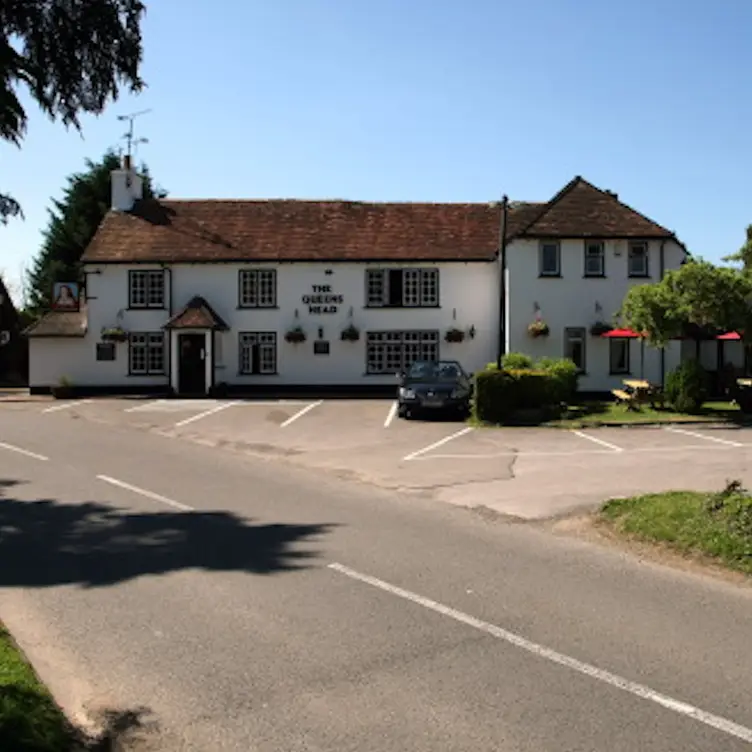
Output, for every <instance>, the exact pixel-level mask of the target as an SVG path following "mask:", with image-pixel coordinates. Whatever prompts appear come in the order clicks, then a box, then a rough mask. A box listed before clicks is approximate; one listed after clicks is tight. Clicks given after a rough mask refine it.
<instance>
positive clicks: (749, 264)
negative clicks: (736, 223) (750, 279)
mask: <svg viewBox="0 0 752 752" xmlns="http://www.w3.org/2000/svg"><path fill="white" fill-rule="evenodd" d="M723 260H724V261H734V262H741V265H742V268H743V269H744V270H745V271H748V272H749V271H752V225H750V226H749V227H747V239H746V241H745V242H744V245H743V246H742V247H741V248H740V249H739V250H738V251H737V252H736V253H732V254H731V255H730V256H726V257H725V258H724V259H723Z"/></svg>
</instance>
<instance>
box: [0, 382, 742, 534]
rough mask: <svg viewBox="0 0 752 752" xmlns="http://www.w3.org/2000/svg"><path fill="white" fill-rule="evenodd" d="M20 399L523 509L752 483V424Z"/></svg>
mask: <svg viewBox="0 0 752 752" xmlns="http://www.w3.org/2000/svg"><path fill="white" fill-rule="evenodd" d="M16 410H34V411H37V412H40V413H41V414H43V415H45V416H47V417H48V418H49V419H50V420H56V421H57V420H67V421H80V423H79V425H80V426H81V427H83V426H84V425H85V423H86V421H96V422H100V423H109V424H112V425H119V426H124V427H130V428H133V429H134V430H150V431H155V432H158V433H160V434H162V435H164V436H165V437H169V438H173V439H178V440H190V441H192V442H197V443H199V444H202V445H205V446H207V450H208V451H209V450H210V449H209V448H213V449H214V450H216V449H226V450H235V451H241V452H246V453H249V454H252V455H254V456H257V457H264V458H266V459H268V460H272V461H279V462H295V463H299V464H303V465H306V466H308V467H311V468H315V469H317V470H321V471H326V472H330V473H335V474H338V475H340V476H342V477H348V478H353V479H357V480H360V481H363V482H367V483H373V484H375V485H378V486H381V487H386V488H393V489H400V490H403V491H409V492H415V493H421V494H427V495H431V496H433V497H435V498H437V499H440V500H442V501H446V502H450V503H454V504H460V505H463V506H468V507H484V508H489V509H491V510H493V511H496V512H498V513H501V514H508V515H514V516H516V517H522V518H527V519H535V518H543V517H550V516H555V515H558V514H563V513H567V512H570V511H572V510H575V509H579V508H581V507H582V508H584V507H588V506H591V505H593V504H597V503H599V502H601V501H603V500H604V499H605V498H609V497H612V496H619V495H626V494H634V493H644V492H650V491H658V490H665V489H668V488H698V489H712V488H717V487H719V486H720V485H721V484H722V483H724V482H725V481H726V480H728V479H731V478H739V479H741V480H742V481H744V482H752V473H750V456H751V455H750V451H751V450H752V431H751V430H749V429H742V428H732V427H727V426H725V427H717V426H710V425H688V426H684V425H682V426H676V427H643V428H637V427H629V428H592V429H587V430H566V429H551V428H500V429H485V428H472V427H470V426H467V425H465V424H464V423H462V422H459V421H456V420H454V421H453V420H444V419H441V418H434V419H430V420H404V419H400V418H398V417H397V416H396V409H395V405H394V403H393V402H392V401H391V400H386V399H359V400H358V399H327V398H323V399H315V398H312V399H300V400H297V399H290V400H232V399H227V400H214V399H205V400H180V399H153V398H146V397H144V398H94V399H86V400H75V399H74V400H65V401H55V400H51V399H45V398H26V399H22V398H12V397H7V398H4V399H0V415H2V417H1V418H0V420H9V419H12V415H13V412H14V411H16Z"/></svg>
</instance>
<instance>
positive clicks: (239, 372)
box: [237, 371, 279, 378]
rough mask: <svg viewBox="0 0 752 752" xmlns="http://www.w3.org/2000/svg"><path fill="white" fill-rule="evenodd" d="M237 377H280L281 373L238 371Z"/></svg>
mask: <svg viewBox="0 0 752 752" xmlns="http://www.w3.org/2000/svg"><path fill="white" fill-rule="evenodd" d="M237 376H238V378H244V377H246V376H279V372H278V371H275V372H274V373H244V372H243V371H238V374H237Z"/></svg>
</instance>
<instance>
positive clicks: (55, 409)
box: [42, 399, 91, 413]
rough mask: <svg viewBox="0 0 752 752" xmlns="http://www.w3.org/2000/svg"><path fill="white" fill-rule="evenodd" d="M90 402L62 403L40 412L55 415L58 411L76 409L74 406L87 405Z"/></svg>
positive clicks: (86, 400)
mask: <svg viewBox="0 0 752 752" xmlns="http://www.w3.org/2000/svg"><path fill="white" fill-rule="evenodd" d="M89 402H91V400H90V399H82V400H75V401H74V402H64V403H63V404H62V405H54V406H53V407H46V408H45V409H44V410H42V412H43V413H56V412H58V411H59V410H67V409H68V408H69V407H76V405H88V404H89Z"/></svg>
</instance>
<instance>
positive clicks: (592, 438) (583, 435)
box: [572, 431, 624, 452]
mask: <svg viewBox="0 0 752 752" xmlns="http://www.w3.org/2000/svg"><path fill="white" fill-rule="evenodd" d="M572 433H573V434H574V435H575V436H579V437H580V438H581V439H587V440H588V441H592V442H595V443H596V444H600V445H601V446H604V447H606V448H607V449H610V450H611V451H612V452H623V451H624V450H623V449H622V448H621V447H620V446H616V444H611V443H609V442H608V441H603V439H596V438H595V436H589V435H588V434H586V433H583V432H582V431H572Z"/></svg>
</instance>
